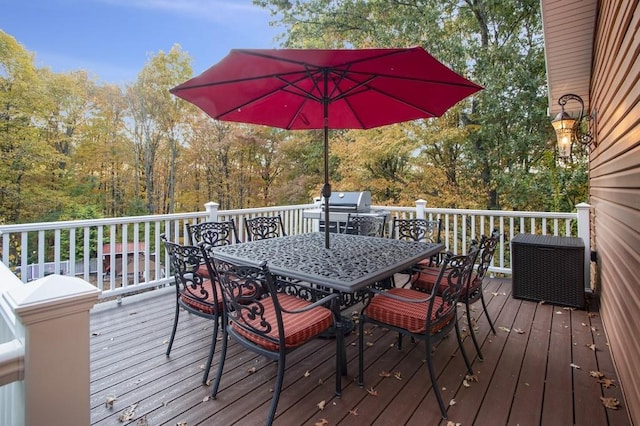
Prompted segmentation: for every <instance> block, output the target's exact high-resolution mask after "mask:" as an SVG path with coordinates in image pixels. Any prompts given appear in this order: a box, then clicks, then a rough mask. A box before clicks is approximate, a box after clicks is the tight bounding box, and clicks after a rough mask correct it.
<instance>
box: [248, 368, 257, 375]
mask: <svg viewBox="0 0 640 426" xmlns="http://www.w3.org/2000/svg"><path fill="white" fill-rule="evenodd" d="M256 371H257V369H256V368H255V367H251V368H247V373H249V374H253V373H255V372H256Z"/></svg>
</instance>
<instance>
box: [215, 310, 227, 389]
mask: <svg viewBox="0 0 640 426" xmlns="http://www.w3.org/2000/svg"><path fill="white" fill-rule="evenodd" d="M222 324H223V326H222V349H221V350H220V361H219V363H218V372H217V374H216V382H215V383H214V384H213V390H212V391H211V396H212V398H215V397H216V395H217V394H218V388H219V386H220V379H222V370H223V369H224V360H225V359H226V358H227V342H228V341H229V336H228V332H227V327H226V320H225V319H223V320H222Z"/></svg>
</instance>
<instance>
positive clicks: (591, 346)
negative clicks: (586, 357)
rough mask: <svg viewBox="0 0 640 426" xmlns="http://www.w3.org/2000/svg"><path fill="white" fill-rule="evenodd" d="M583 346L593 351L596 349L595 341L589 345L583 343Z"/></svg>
mask: <svg viewBox="0 0 640 426" xmlns="http://www.w3.org/2000/svg"><path fill="white" fill-rule="evenodd" d="M585 346H586V347H588V348H589V349H591V350H592V351H594V352H595V351H596V344H595V343H592V344H590V345H585Z"/></svg>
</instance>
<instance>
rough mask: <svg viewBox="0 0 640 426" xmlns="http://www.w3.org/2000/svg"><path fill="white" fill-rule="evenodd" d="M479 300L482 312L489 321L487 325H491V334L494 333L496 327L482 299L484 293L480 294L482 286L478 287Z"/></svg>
mask: <svg viewBox="0 0 640 426" xmlns="http://www.w3.org/2000/svg"><path fill="white" fill-rule="evenodd" d="M480 301H481V302H482V309H483V310H484V314H485V316H486V317H487V321H489V326H490V327H491V331H493V334H496V328H495V327H494V326H493V321H492V320H491V317H490V316H489V311H487V303H486V302H485V301H484V295H483V294H482V288H480Z"/></svg>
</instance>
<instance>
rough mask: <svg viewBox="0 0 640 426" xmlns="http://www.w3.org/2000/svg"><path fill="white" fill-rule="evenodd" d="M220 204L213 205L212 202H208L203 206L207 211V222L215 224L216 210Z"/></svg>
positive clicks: (216, 219)
mask: <svg viewBox="0 0 640 426" xmlns="http://www.w3.org/2000/svg"><path fill="white" fill-rule="evenodd" d="M219 207H220V204H218V203H214V202H213V201H209V202H208V203H206V204H205V205H204V208H205V209H206V210H207V216H209V219H208V221H209V222H217V221H218V208H219Z"/></svg>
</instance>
